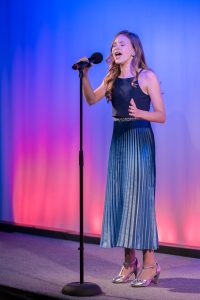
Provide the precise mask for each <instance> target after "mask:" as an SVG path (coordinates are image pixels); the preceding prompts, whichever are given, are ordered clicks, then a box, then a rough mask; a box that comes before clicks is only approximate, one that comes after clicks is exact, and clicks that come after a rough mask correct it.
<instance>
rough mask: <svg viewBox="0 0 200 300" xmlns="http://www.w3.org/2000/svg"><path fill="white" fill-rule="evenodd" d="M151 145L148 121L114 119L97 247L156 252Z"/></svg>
mask: <svg viewBox="0 0 200 300" xmlns="http://www.w3.org/2000/svg"><path fill="white" fill-rule="evenodd" d="M155 181H156V168H155V142H154V135H153V131H152V128H151V124H150V122H149V121H145V120H138V119H135V120H134V119H131V120H116V119H115V120H114V124H113V134H112V140H111V145H110V151H109V160H108V172H107V184H106V198H105V205H104V215H103V223H102V234H101V241H100V246H102V247H109V248H111V247H124V248H132V249H140V250H146V249H149V250H150V249H152V250H153V249H157V248H158V234H157V226H156V215H155Z"/></svg>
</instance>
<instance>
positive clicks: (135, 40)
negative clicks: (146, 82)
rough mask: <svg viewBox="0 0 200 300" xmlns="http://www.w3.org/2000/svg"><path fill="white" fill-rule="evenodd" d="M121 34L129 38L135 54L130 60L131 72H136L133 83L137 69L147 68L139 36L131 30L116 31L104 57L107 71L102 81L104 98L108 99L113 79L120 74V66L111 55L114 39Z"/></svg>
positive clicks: (136, 77)
mask: <svg viewBox="0 0 200 300" xmlns="http://www.w3.org/2000/svg"><path fill="white" fill-rule="evenodd" d="M121 34H122V35H125V36H126V37H127V38H128V39H129V40H130V42H131V44H132V46H133V49H134V50H135V56H134V57H133V59H132V62H131V63H132V69H133V72H134V73H135V74H136V76H135V78H134V80H133V84H134V81H136V80H137V79H138V74H139V71H138V69H147V70H148V69H149V68H148V66H147V63H146V60H145V56H144V51H143V47H142V43H141V41H140V38H139V36H138V35H137V34H135V33H133V32H129V31H128V30H122V31H120V32H119V33H117V35H116V36H115V37H114V40H113V42H112V46H111V49H110V55H109V57H108V58H107V59H106V62H107V63H108V64H109V71H108V74H107V75H106V77H105V79H104V83H105V86H106V98H107V100H108V101H109V100H111V99H112V88H113V84H114V81H115V79H116V78H117V77H118V76H119V75H120V66H119V64H116V63H115V61H114V57H113V55H112V47H113V43H114V41H115V39H116V38H117V37H118V36H119V35H121Z"/></svg>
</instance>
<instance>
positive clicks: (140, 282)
mask: <svg viewBox="0 0 200 300" xmlns="http://www.w3.org/2000/svg"><path fill="white" fill-rule="evenodd" d="M154 268H156V274H155V275H153V277H151V278H149V279H138V277H139V276H140V275H141V273H142V272H143V271H144V270H146V269H154ZM160 271H161V267H160V265H159V264H158V263H155V264H154V265H150V266H143V268H142V270H141V272H140V274H139V276H138V277H137V278H136V279H135V280H133V281H132V282H131V286H132V287H147V286H149V285H150V283H151V282H153V283H155V284H157V283H158V279H159V276H160Z"/></svg>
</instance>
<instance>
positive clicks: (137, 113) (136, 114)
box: [128, 98, 140, 118]
mask: <svg viewBox="0 0 200 300" xmlns="http://www.w3.org/2000/svg"><path fill="white" fill-rule="evenodd" d="M128 112H129V116H131V117H133V118H139V117H140V109H137V106H136V104H135V102H134V100H133V98H132V99H131V101H130V105H129V109H128Z"/></svg>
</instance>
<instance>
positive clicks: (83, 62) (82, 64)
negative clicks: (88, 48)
mask: <svg viewBox="0 0 200 300" xmlns="http://www.w3.org/2000/svg"><path fill="white" fill-rule="evenodd" d="M102 60H103V55H102V54H101V53H99V52H95V53H93V54H92V56H91V57H89V58H87V57H83V58H81V59H80V60H79V61H77V63H75V64H73V66H72V69H73V70H79V71H80V70H83V69H84V68H86V67H90V66H91V64H99V63H100V62H102Z"/></svg>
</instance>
